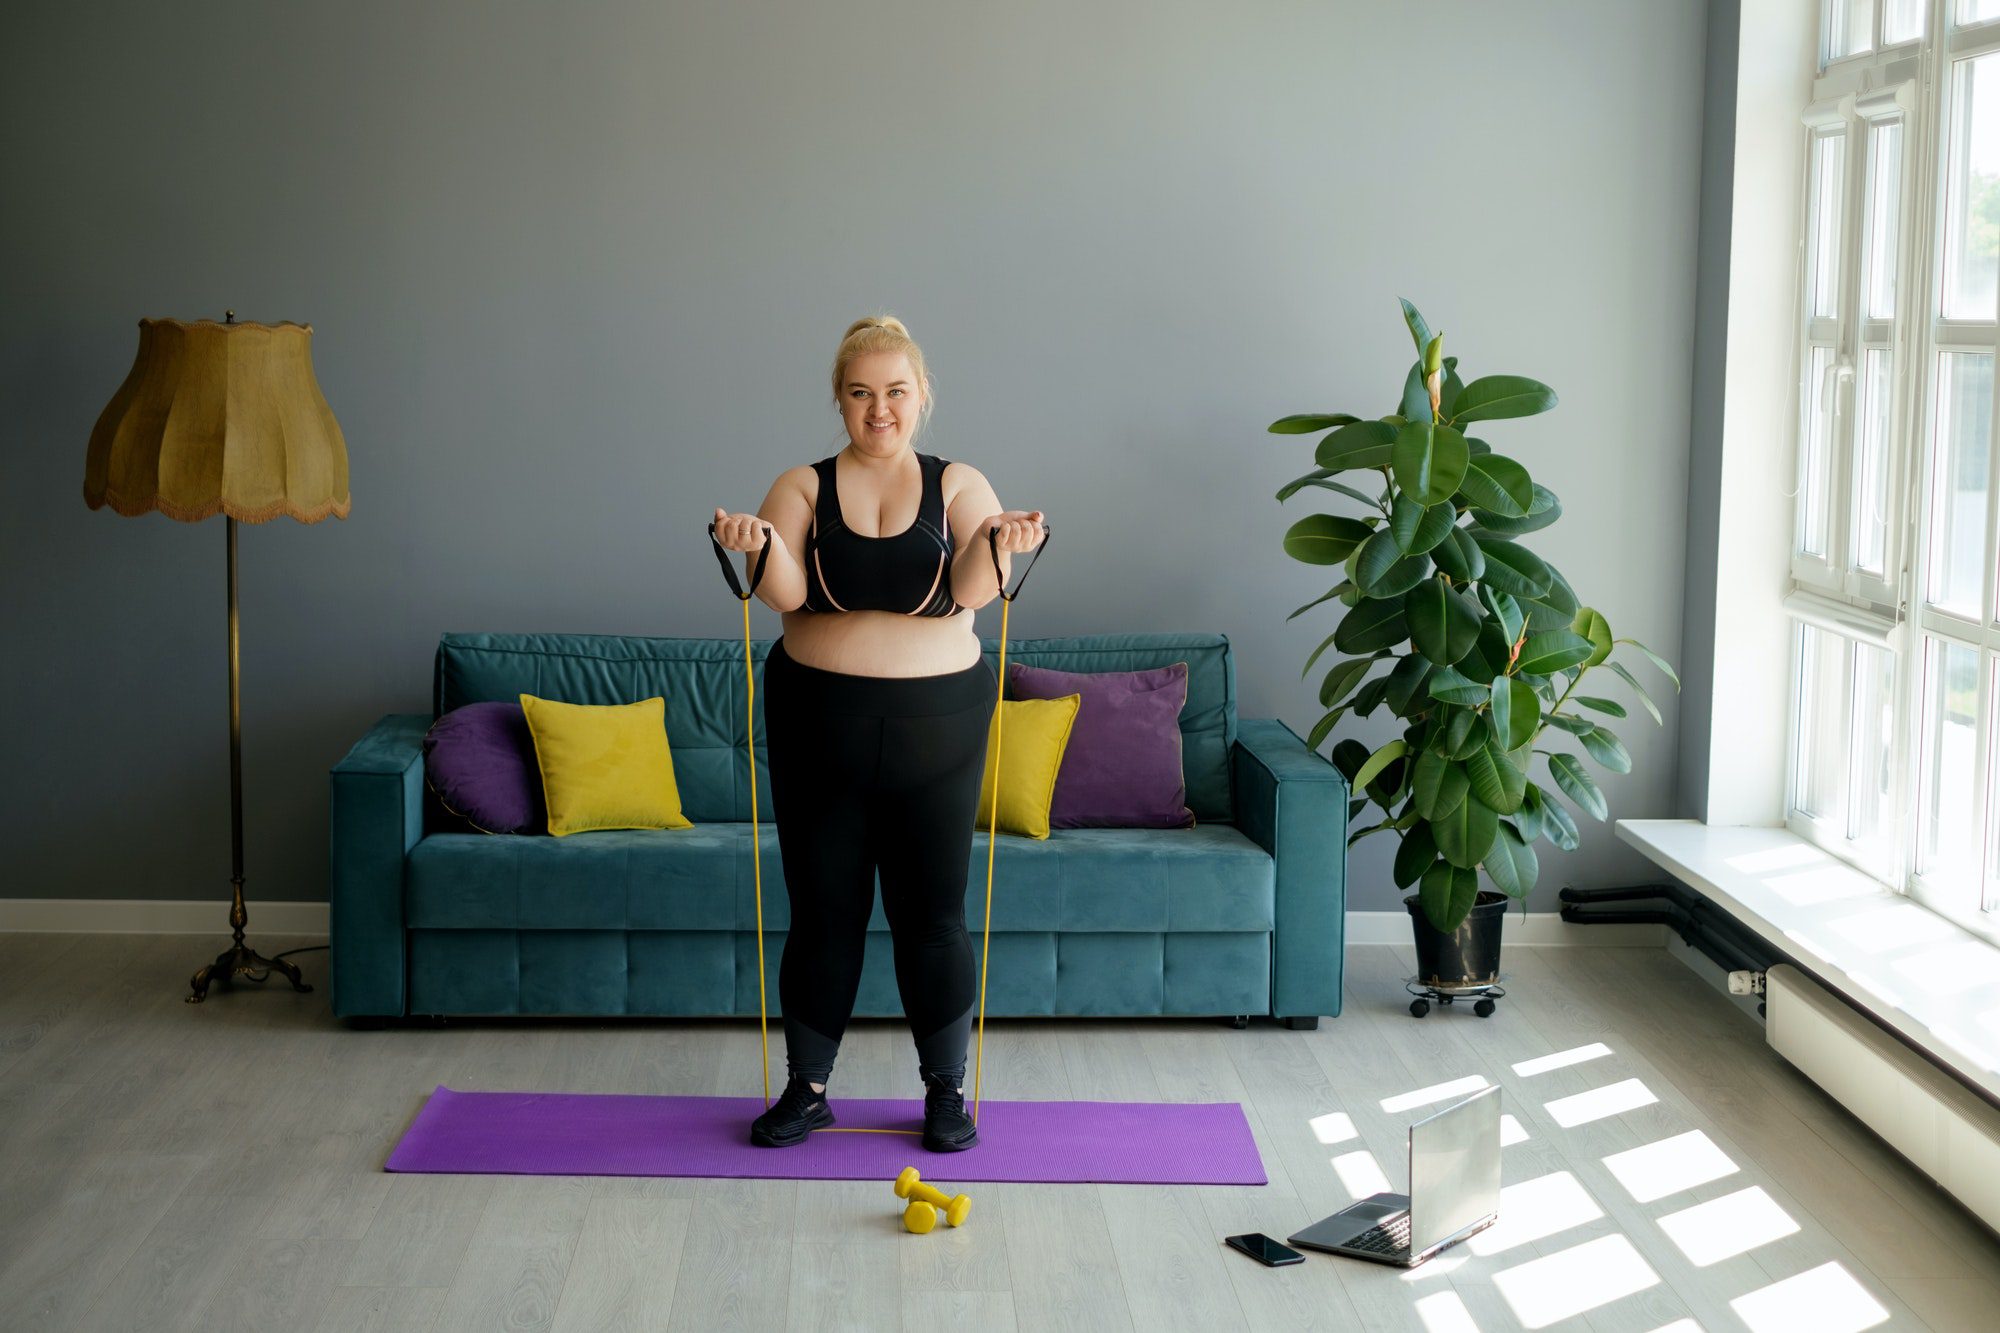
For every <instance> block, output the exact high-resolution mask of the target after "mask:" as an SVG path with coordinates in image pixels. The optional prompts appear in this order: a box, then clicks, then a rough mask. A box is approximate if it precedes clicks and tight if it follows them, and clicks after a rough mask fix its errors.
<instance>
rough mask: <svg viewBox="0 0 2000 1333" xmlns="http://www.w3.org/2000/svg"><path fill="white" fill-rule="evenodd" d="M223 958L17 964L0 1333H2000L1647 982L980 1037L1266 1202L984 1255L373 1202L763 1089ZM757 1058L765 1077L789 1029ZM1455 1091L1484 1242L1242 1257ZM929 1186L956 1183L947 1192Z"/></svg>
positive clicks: (865, 1231)
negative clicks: (577, 1094) (360, 999)
mask: <svg viewBox="0 0 2000 1333" xmlns="http://www.w3.org/2000/svg"><path fill="white" fill-rule="evenodd" d="M251 942H252V944H254V945H256V946H257V947H259V948H260V949H261V950H262V951H263V952H265V953H266V954H269V953H271V952H274V951H276V950H279V949H286V948H292V947H295V946H296V945H298V944H303V943H311V942H312V941H304V940H280V939H278V938H276V937H269V936H266V937H261V938H260V937H253V939H252V941H251ZM216 951H217V944H216V942H215V941H212V940H208V939H197V938H195V937H189V936H169V937H149V936H136V935H124V936H121V935H12V936H0V1170H4V1172H5V1180H4V1183H5V1190H4V1195H0V1202H4V1205H5V1206H4V1207H0V1325H4V1326H5V1327H6V1328H8V1329H10V1330H22V1329H58V1328H63V1329H67V1328H84V1329H107V1330H109V1329H115V1330H127V1329H148V1330H154V1329H175V1328H189V1329H195V1328H199V1329H234V1328H242V1329H255V1330H259V1333H268V1330H272V1329H301V1330H305V1329H315V1328H318V1329H327V1330H340V1331H341V1333H348V1331H349V1330H363V1329H475V1330H487V1329H501V1328H505V1329H539V1328H550V1327H554V1328H559V1329H585V1328H590V1329H595V1328H612V1327H615V1328H630V1329H658V1328H677V1329H680V1328H684V1329H699V1330H708V1329H717V1328H753V1329H781V1328H799V1329H809V1328H862V1329H894V1328H904V1329H910V1330H917V1329H924V1330H931V1329H939V1328H943V1329H949V1330H953V1331H954V1333H960V1331H963V1333H972V1331H973V1330H979V1329H1015V1328H1018V1329H1033V1330H1040V1329H1052V1328H1075V1329H1083V1330H1089V1333H1105V1330H1112V1329H1135V1330H1138V1329H1144V1330H1152V1329H1163V1328H1165V1329H1227V1328H1257V1329H1279V1328H1283V1329H1292V1328H1300V1329H1303V1328H1366V1329H1370V1330H1374V1329H1402V1328H1409V1329H1420V1330H1425V1331H1426V1333H1447V1331H1456V1330H1465V1329H1475V1328H1476V1329H1486V1330H1493V1329H1511V1328H1522V1327H1527V1328H1561V1329H1571V1328H1574V1329H1601V1330H1613V1329H1619V1330H1623V1329H1631V1330H1654V1329H1660V1328H1663V1327H1668V1328H1672V1329H1674V1330H1676V1333H1679V1331H1680V1330H1687V1329H1695V1328H1705V1329H1711V1330H1721V1329H1740V1328H1746V1327H1747V1328H1752V1329H1760V1330H1761V1329H1778V1328H1784V1329H1810V1330H1813V1333H1829V1331H1830V1330H1833V1331H1837V1330H1841V1329H1850V1328H1863V1327H1880V1328H1910V1329H1918V1328H1925V1327H1929V1328H1936V1329H1992V1328H1995V1327H2000V1241H1996V1239H1995V1237H1994V1236H1993V1235H1992V1234H1991V1233H1989V1232H1987V1231H1985V1230H1984V1229H1982V1228H1981V1227H1980V1226H1979V1224H1978V1223H1977V1222H1975V1221H1974V1220H1972V1219H1971V1218H1970V1217H1969V1215H1967V1214H1966V1213H1965V1212H1963V1211H1962V1210H1961V1209H1959V1208H1958V1207H1957V1206H1956V1205H1954V1204H1953V1203H1951V1202H1950V1200H1948V1199H1947V1198H1945V1197H1944V1196H1942V1195H1941V1194H1939V1193H1938V1192H1937V1191H1936V1190H1935V1188H1934V1187H1932V1186H1931V1185H1930V1184H1929V1183H1928V1182H1927V1181H1925V1180H1924V1179H1923V1177H1922V1176H1921V1175H1920V1174H1919V1173H1918V1172H1916V1171H1915V1170H1914V1169H1913V1168H1911V1167H1910V1166H1908V1165H1907V1164H1906V1163H1905V1162H1903V1161H1902V1159H1900V1158H1898V1157H1896V1156H1895V1155H1894V1154H1893V1153H1891V1152H1890V1151H1889V1150H1888V1149H1886V1148H1884V1147H1883V1146H1882V1145H1881V1144H1880V1143H1879V1142H1878V1141H1877V1140H1876V1139H1875V1138H1873V1137H1872V1136H1871V1135H1870V1134H1869V1133H1868V1132H1867V1131H1866V1130H1865V1129H1863V1128H1862V1127H1861V1126H1860V1125H1859V1124H1858V1122H1856V1121H1855V1120H1853V1119H1852V1118H1851V1117H1849V1116H1848V1115H1847V1114H1846V1113H1845V1112H1844V1111H1842V1110H1841V1109H1840V1108H1839V1107H1838V1106H1836V1105H1835V1104H1833V1103H1832V1102H1831V1101H1830V1100H1829V1099H1827V1098H1826V1097H1825V1096H1824V1095H1823V1094H1822V1093H1820V1092H1819V1091H1818V1089H1817V1088H1815V1087H1814V1086H1813V1085H1812V1084H1810V1083H1808V1082H1806V1081H1805V1080H1804V1079H1803V1078H1801V1077H1800V1076H1799V1075H1797V1074H1796V1073H1794V1072H1793V1071H1792V1070H1791V1069H1790V1068H1789V1067H1788V1066H1786V1065H1785V1064H1784V1063H1783V1062H1781V1061H1780V1060H1779V1059H1778V1058H1777V1057H1776V1056H1775V1055H1773V1054H1772V1053H1771V1052H1770V1050H1769V1049H1768V1048H1767V1047H1766V1046H1765V1045H1764V1043H1763V1036H1762V1033H1761V1031H1760V1029H1759V1028H1758V1026H1757V1025H1756V1024H1755V1023H1754V1022H1753V1021H1752V1020H1750V1019H1748V1018H1747V1017H1745V1016H1744V1015H1743V1014H1742V1013H1740V1012H1739V1011H1737V1010H1736V1009H1735V1008H1734V1007H1733V1006H1732V1005H1731V1004H1730V1002H1729V1001H1728V1000H1727V999H1725V998H1724V997H1723V996H1721V995H1719V994H1718V993H1716V992H1715V991H1714V990H1713V989H1711V988H1710V987H1708V986H1707V985H1706V984H1704V982H1703V981H1702V980H1701V979H1700V978H1698V977H1696V976H1695V975H1694V974H1693V973H1691V972H1689V971H1688V970H1687V969H1686V968H1685V967H1684V966H1682V965H1681V964H1680V963H1678V962H1676V961H1674V960H1673V959H1671V958H1669V957H1668V956H1667V955H1666V954H1665V953H1664V952H1663V951H1662V950H1659V949H1616V948H1545V949H1532V948H1526V947H1520V946H1513V945H1510V946H1508V951H1507V956H1506V960H1505V963H1504V964H1503V966H1504V968H1505V970H1506V971H1507V973H1508V974H1509V988H1510V993H1509V995H1508V997H1507V998H1506V999H1505V1000H1502V1001H1501V1003H1500V1009H1499V1012H1498V1014H1496V1015H1495V1016H1494V1017H1492V1018H1490V1019H1484V1020H1482V1019H1478V1018H1475V1017H1474V1016H1473V1015H1472V1014H1470V1013H1469V1012H1466V1011H1465V1010H1464V1008H1463V1006H1457V1007H1455V1008H1454V1009H1453V1010H1451V1011H1434V1012H1433V1013H1432V1015H1431V1016H1430V1017H1428V1018H1425V1019H1423V1020H1421V1021H1418V1020H1415V1019H1413V1018H1411V1017H1410V1016H1409V1015H1408V1013H1407V1012H1406V1010H1405V1008H1404V1004H1405V1001H1406V997H1405V996H1404V995H1403V994H1402V992H1401V988H1400V984H1399V978H1400V977H1401V976H1402V975H1403V974H1404V973H1405V972H1406V970H1407V965H1408V960H1407V959H1406V958H1405V957H1403V956H1402V952H1401V951H1400V950H1397V949H1391V948H1386V947H1357V948H1354V949H1352V950H1350V951H1349V961H1348V975H1347V1012H1346V1013H1344V1014H1342V1015H1341V1016H1340V1017H1339V1018H1337V1019H1330V1020H1322V1023H1321V1027H1320V1029H1319V1030H1318V1031H1316V1032H1292V1031H1288V1030H1286V1029H1283V1028H1280V1027H1276V1026H1273V1025H1272V1024H1270V1023H1269V1022H1262V1021H1260V1022H1257V1023H1253V1025H1252V1026H1251V1028H1250V1029H1249V1030H1247V1031H1242V1032H1238V1031H1234V1030H1232V1029H1230V1028H1228V1027H1227V1026H1226V1025H1224V1024H1221V1023H1215V1022H1208V1021H1190V1020H1160V1019H1140V1020H1132V1021H1101V1020H1079V1019H1059V1020H1051V1021H1021V1020H1008V1021H989V1022H988V1023H987V1026H986V1070H985V1081H984V1084H983V1089H982V1091H983V1096H984V1097H988V1098H1071V1097H1074V1098H1086V1099H1109V1100H1120V1099H1137V1100H1190V1101H1220V1100H1227V1101H1237V1102H1241V1103H1242V1105H1243V1107H1244V1110H1245V1112H1246V1113H1247V1115H1248V1117H1249V1120H1250V1124H1251V1125H1252V1127H1253V1128H1254V1130H1255V1132H1256V1136H1257V1141H1258V1144H1259V1146H1260V1148H1261V1149H1262V1151H1263V1154H1264V1162H1265V1166H1266V1170H1267V1172H1268V1174H1269V1176H1270V1183H1269V1184H1268V1185H1263V1186H1232V1187H1216V1186H1178V1187H1156V1186H1140V1185H1019V1184H992V1183H987V1184H971V1185H969V1186H968V1188H967V1192H968V1193H970V1194H971V1195H972V1196H973V1198H974V1199H975V1201H976V1205H977V1206H976V1210H975V1212H974V1214H973V1216H972V1218H971V1220H970V1222H969V1223H968V1224H967V1225H966V1226H965V1227H964V1228H962V1229H959V1230H950V1229H948V1228H944V1227H940V1228H939V1229H938V1230H937V1231H935V1232H933V1233H931V1234H930V1235H928V1236H913V1235H909V1234H906V1233H905V1232H904V1231H903V1230H902V1229H901V1225H900V1220H899V1214H898V1211H897V1206H896V1201H895V1200H894V1198H893V1196H892V1194H891V1191H890V1189H889V1185H888V1182H886V1181H884V1182H880V1183H877V1182H872V1181H868V1182H864V1181H790V1180H746V1181H722V1180H706V1179H639V1178H621V1177H590V1176H579V1177H524V1176H442V1175H390V1174H387V1173H385V1172H383V1170H382V1163H383V1161H384V1159H385V1158H386V1156H387V1154H388V1152H389V1150H390V1148H391V1147H392V1146H393V1145H394V1144H395V1142H396V1140H397V1138H398V1136H399V1135H400V1134H401V1132H402V1130H403V1129H404V1128H405V1127H406V1126H407V1125H408V1123H409V1121H410V1119H411V1117H412V1116H413V1115H414V1114H415V1113H416V1111H417V1110H418V1108H419V1107H420V1106H421V1105H422V1103H423V1100H424V1097H425V1096H426V1094H428V1093H429V1092H430V1090H431V1089H432V1088H433V1087H435V1086H436V1085H438V1084H440V1083H445V1084H449V1085H450V1086H452V1087H454V1088H485V1089H528V1088H537V1089H563V1090H569V1091H583V1092H641V1093H646V1092H680V1093H689V1092H693V1093H704V1094H733V1095H754V1094H755V1093H757V1092H759V1091H761V1088H762V1081H761V1078H760V1076H759V1074H758V1068H757V1061H758V1055H759V1048H758V1041H757V1030H756V1027H755V1025H754V1024H751V1023H746V1022H743V1021H739V1020H732V1021H718V1020H703V1021H695V1022H685V1023H679V1022H675V1023H666V1022H663V1023H659V1024H649V1025H629V1026H618V1025H612V1026H594V1025H556V1026H524V1025H513V1024H505V1023H491V1024H477V1023H472V1024H465V1025H457V1024H453V1025H450V1026H447V1027H445V1028H443V1029H441V1030H431V1031H409V1030H404V1031H388V1032H350V1031H348V1030H346V1029H345V1028H344V1027H342V1026H341V1025H339V1024H337V1023H335V1022H333V1021H332V1020H331V1019H330V1018H329V1016H328V1014H327V1008H326V1005H327V1001H326V986H325V975H326V967H325V959H326V955H325V954H324V953H323V952H315V953H307V954H301V955H299V956H298V958H297V961H298V962H300V963H301V964H302V965H303V966H304V967H305V971H306V975H307V978H308V979H309V980H311V981H313V982H314V983H315V985H316V990H315V992H314V993H313V994H311V995H295V994H293V993H292V992H291V991H290V989H289V987H286V986H284V985H282V984H281V983H279V982H275V981H273V982H268V983H265V985H264V986H263V987H262V988H259V987H256V986H246V987H244V988H243V989H242V990H239V991H237V992H235V993H227V992H221V991H217V992H213V993H211V996H210V999H209V1001H208V1002H207V1003H205V1004H202V1005H187V1004H184V1003H182V1000H181V997H182V995H184V994H185V993H186V978H187V976H188V975H189V974H190V973H191V972H192V971H193V970H194V968H195V967H197V966H199V965H200V963H201V962H202V961H203V960H204V959H205V958H206V957H212V956H213V954H214V953H215V952H216ZM771 1051H772V1061H773V1066H774V1074H773V1079H774V1083H775V1082H777V1081H778V1080H781V1079H782V1077H783V1072H784V1064H783V1038H782V1034H781V1030H779V1029H776V1028H774V1029H773V1032H772V1045H771ZM1561 1053H1569V1059H1570V1062H1568V1063H1558V1062H1553V1061H1549V1062H1545V1063H1546V1064H1548V1065H1550V1066H1553V1067H1541V1066H1537V1065H1536V1064H1534V1063H1531V1062H1534V1061H1538V1060H1542V1059H1543V1057H1549V1056H1554V1055H1558V1054H1561ZM1586 1057H1587V1058H1586ZM1477 1079H1485V1080H1490V1081H1494V1082H1497V1083H1499V1084H1500V1085H1501V1087H1502V1093H1501V1096H1502V1097H1503V1098H1504V1099H1505V1110H1506V1111H1507V1112H1508V1115H1509V1120H1508V1122H1507V1124H1508V1135H1507V1137H1508V1138H1509V1140H1510V1142H1509V1143H1508V1146H1507V1147H1506V1149H1505V1171H1504V1177H1505V1181H1506V1194H1505V1196H1504V1198H1503V1203H1502V1209H1503V1215H1502V1221H1501V1222H1500V1223H1498V1224H1497V1225H1496V1226H1494V1227H1493V1228H1491V1229H1490V1230H1488V1231H1487V1232H1485V1233H1483V1234H1481V1235H1480V1236H1477V1237H1475V1238H1474V1239H1473V1240H1472V1241H1470V1242H1468V1243H1467V1244H1465V1245H1461V1246H1459V1247H1457V1248H1456V1249H1454V1250H1452V1251H1450V1252H1448V1253H1447V1254H1445V1255H1444V1256H1441V1257H1440V1258H1438V1259H1435V1260H1433V1261H1432V1262H1430V1263H1428V1264H1425V1265H1423V1266H1422V1267H1419V1268H1417V1269H1415V1270H1413V1271H1411V1272H1408V1273H1405V1272H1404V1271H1402V1270H1399V1269H1392V1268H1386V1267H1378V1266H1376V1265H1372V1264H1365V1263H1358V1262H1352V1261H1349V1260H1344V1259H1340V1258H1336V1257H1334V1256H1331V1255H1325V1254H1318V1253H1308V1255H1307V1257H1306V1261H1305V1262H1304V1263H1303V1264H1299V1265H1295V1266H1291V1267H1285V1268H1275V1269H1267V1268H1264V1267H1262V1266H1261V1265H1258V1264H1256V1263H1254V1262H1252V1261H1251V1260H1249V1259H1248V1258H1246V1257H1244V1256H1242V1255H1240V1254H1237V1253H1236V1252H1234V1251H1232V1250H1229V1249H1227V1248H1225V1247H1224V1246H1223V1244H1222V1238H1223V1237H1224V1236H1226V1235H1229V1234H1231V1233H1234V1232H1239V1231H1263V1232H1266V1233H1269V1234H1271V1235H1274V1236H1276V1237H1278V1238H1280V1239H1283V1238H1284V1237H1285V1236H1286V1235H1288V1234H1290V1233H1291V1232H1292V1231H1294V1230H1296V1229H1297V1228H1299V1227H1300V1226H1302V1225H1304V1224H1306V1223H1308V1222H1311V1221H1313V1220H1314V1219H1316V1218H1318V1217H1321V1216H1323V1215H1325V1214H1327V1213H1329V1212H1332V1211H1334V1210H1335V1209H1336V1208H1338V1207H1340V1206H1341V1205H1342V1204H1344V1203H1346V1202H1347V1201H1348V1200H1349V1199H1350V1198H1352V1197H1354V1196H1355V1195H1357V1194H1362V1193H1368V1192H1370V1191H1372V1190H1374V1189H1379V1188H1385V1185H1384V1184H1383V1179H1384V1177H1386V1178H1387V1180H1388V1181H1389V1182H1390V1183H1389V1184H1388V1185H1387V1186H1386V1187H1387V1188H1396V1189H1401V1188H1403V1180H1402V1176H1403V1171H1404V1156H1403V1154H1404V1147H1403V1144H1404V1137H1403V1126H1404V1125H1405V1124H1406V1123H1407V1121H1408V1120H1409V1119H1411V1118H1412V1117H1413V1114H1414V1113H1416V1112H1418V1111H1420V1109H1421V1107H1423V1106H1424V1105H1428V1104H1432V1103H1434V1102H1436V1101H1438V1100H1440V1099H1442V1098H1445V1097H1448V1096H1450V1095H1452V1093H1453V1092H1454V1091H1455V1090H1456V1089H1457V1087H1458V1085H1460V1084H1461V1083H1462V1082H1464V1081H1466V1080H1477ZM1600 1089H1603V1090H1607V1091H1603V1092H1597V1091H1596V1090H1600ZM832 1090H833V1093H834V1096H835V1097H836V1104H837V1099H838V1097H840V1096H842V1095H848V1096H902V1095H908V1096H912V1097H915V1096H917V1095H918V1094H919V1089H918V1086H917V1083H916V1074H915V1055H914V1051H913V1049H912V1047H911V1044H910V1038H909V1033H908V1031H907V1029H904V1028H901V1027H900V1026H898V1025H897V1024H895V1023H891V1022H887V1021H883V1020H861V1021H857V1022H856V1024H855V1025H854V1027H853V1028H852V1029H851V1030H850V1032H849V1034H848V1038H847V1042H846V1045H845V1047H844V1049H843V1053H842V1058H841V1062H840V1065H839V1066H838V1068H837V1069H836V1070H835V1074H834V1080H833V1088H832ZM1592 1093H1595V1095H1593V1096H1583V1094H1592ZM1566 1098H1578V1100H1574V1101H1566V1100H1564V1099H1566ZM1651 1145H1658V1146H1651ZM1649 1146H1650V1147H1649ZM1638 1150H1645V1151H1638ZM975 1151H976V1150H975ZM1620 1154H1631V1155H1629V1156H1620ZM918 1156H919V1157H920V1158H923V1159H926V1160H923V1161H920V1162H919V1165H920V1166H922V1167H924V1168H926V1174H927V1175H932V1174H933V1173H932V1172H931V1171H930V1170H929V1169H928V1168H930V1167H931V1166H932V1165H933V1164H935V1165H936V1167H937V1170H936V1171H935V1173H934V1175H935V1178H936V1179H938V1180H939V1181H941V1182H943V1183H947V1184H948V1183H950V1182H951V1172H950V1169H949V1165H948V1163H949V1161H950V1158H948V1157H936V1158H933V1157H932V1155H931V1154H927V1153H921V1152H920V1153H919V1154H918ZM1697 1205H1707V1206H1706V1207H1704V1208H1697Z"/></svg>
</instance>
